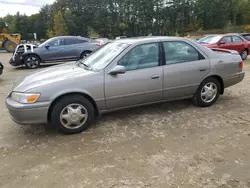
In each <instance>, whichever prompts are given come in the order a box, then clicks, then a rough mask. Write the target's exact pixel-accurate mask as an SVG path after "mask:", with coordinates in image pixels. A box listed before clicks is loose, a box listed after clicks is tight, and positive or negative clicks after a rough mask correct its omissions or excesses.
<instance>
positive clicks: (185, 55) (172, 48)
mask: <svg viewBox="0 0 250 188" xmlns="http://www.w3.org/2000/svg"><path fill="white" fill-rule="evenodd" d="M163 45H164V51H165V59H166V65H168V64H176V63H184V62H190V61H198V60H202V59H205V58H204V57H203V56H202V55H201V54H200V53H199V52H198V51H197V50H196V49H195V48H194V47H193V46H191V45H189V44H188V43H186V42H177V41H174V42H164V43H163Z"/></svg>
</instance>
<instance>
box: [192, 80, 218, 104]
mask: <svg viewBox="0 0 250 188" xmlns="http://www.w3.org/2000/svg"><path fill="white" fill-rule="evenodd" d="M220 91H221V84H220V82H219V80H218V79H216V78H214V77H211V78H207V79H205V80H204V81H203V82H202V83H201V84H200V86H199V87H198V89H197V91H196V93H195V94H194V97H193V101H194V103H195V104H196V105H197V106H200V107H209V106H211V105H213V104H214V103H215V102H216V101H217V99H218V98H219V95H220Z"/></svg>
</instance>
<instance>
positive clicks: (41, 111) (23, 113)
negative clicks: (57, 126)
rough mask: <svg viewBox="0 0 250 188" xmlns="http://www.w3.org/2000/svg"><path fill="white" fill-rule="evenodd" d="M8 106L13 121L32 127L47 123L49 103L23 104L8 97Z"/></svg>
mask: <svg viewBox="0 0 250 188" xmlns="http://www.w3.org/2000/svg"><path fill="white" fill-rule="evenodd" d="M6 106H7V108H8V110H9V113H10V116H11V119H12V120H13V121H14V122H16V123H18V124H21V125H32V124H45V123H47V114H48V110H49V103H44V102H43V103H38V104H21V103H18V102H16V101H13V100H12V99H11V98H9V97H8V98H7V99H6Z"/></svg>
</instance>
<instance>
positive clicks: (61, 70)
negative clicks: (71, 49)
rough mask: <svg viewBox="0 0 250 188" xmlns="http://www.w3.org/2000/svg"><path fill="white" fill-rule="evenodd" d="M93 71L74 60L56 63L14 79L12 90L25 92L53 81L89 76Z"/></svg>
mask: <svg viewBox="0 0 250 188" xmlns="http://www.w3.org/2000/svg"><path fill="white" fill-rule="evenodd" d="M94 73H95V72H93V71H90V70H86V69H84V68H83V67H79V66H77V65H76V64H75V62H71V63H66V64H63V65H56V66H53V67H49V68H45V69H44V70H42V71H38V72H35V73H33V74H31V75H28V76H26V77H23V78H21V79H18V80H16V81H15V82H14V85H13V88H12V91H19V92H25V91H28V90H30V89H33V88H36V87H40V86H43V85H47V84H51V83H54V82H62V81H63V82H66V81H67V80H71V79H77V78H79V77H83V76H89V75H92V74H94Z"/></svg>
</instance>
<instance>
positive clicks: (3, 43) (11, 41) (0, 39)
mask: <svg viewBox="0 0 250 188" xmlns="http://www.w3.org/2000/svg"><path fill="white" fill-rule="evenodd" d="M20 42H21V35H20V34H19V33H17V34H7V33H1V32H0V49H1V48H2V49H4V50H6V51H7V52H10V53H13V52H14V51H15V49H16V47H17V45H19V44H20Z"/></svg>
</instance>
